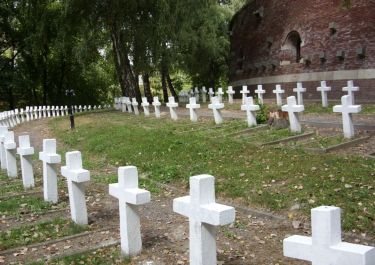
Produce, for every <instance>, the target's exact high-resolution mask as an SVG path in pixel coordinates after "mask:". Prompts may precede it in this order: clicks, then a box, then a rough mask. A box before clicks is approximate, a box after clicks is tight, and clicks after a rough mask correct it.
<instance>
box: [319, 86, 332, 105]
mask: <svg viewBox="0 0 375 265" xmlns="http://www.w3.org/2000/svg"><path fill="white" fill-rule="evenodd" d="M316 90H317V91H321V93H322V106H323V107H324V108H327V107H328V95H327V94H328V91H331V87H328V86H327V82H326V81H321V82H320V87H318V88H317V89H316Z"/></svg>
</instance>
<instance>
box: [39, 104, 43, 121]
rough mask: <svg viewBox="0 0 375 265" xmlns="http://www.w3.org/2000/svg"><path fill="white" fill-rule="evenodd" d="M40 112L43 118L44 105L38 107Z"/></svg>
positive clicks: (40, 116)
mask: <svg viewBox="0 0 375 265" xmlns="http://www.w3.org/2000/svg"><path fill="white" fill-rule="evenodd" d="M38 112H39V118H40V119H41V118H43V106H39V107H38Z"/></svg>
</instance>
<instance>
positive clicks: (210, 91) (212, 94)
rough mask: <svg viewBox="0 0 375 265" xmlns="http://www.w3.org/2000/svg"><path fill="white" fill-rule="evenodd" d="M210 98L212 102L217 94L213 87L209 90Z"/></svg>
mask: <svg viewBox="0 0 375 265" xmlns="http://www.w3.org/2000/svg"><path fill="white" fill-rule="evenodd" d="M208 96H209V99H210V102H212V97H213V96H215V92H214V90H213V88H212V87H210V88H209V89H208Z"/></svg>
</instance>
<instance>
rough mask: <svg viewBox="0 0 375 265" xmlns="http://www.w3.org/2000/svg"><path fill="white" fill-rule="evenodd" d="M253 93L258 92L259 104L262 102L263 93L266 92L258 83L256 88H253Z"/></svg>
mask: <svg viewBox="0 0 375 265" xmlns="http://www.w3.org/2000/svg"><path fill="white" fill-rule="evenodd" d="M255 93H256V94H258V100H259V104H263V94H265V93H266V90H264V89H263V86H262V85H258V87H257V90H255Z"/></svg>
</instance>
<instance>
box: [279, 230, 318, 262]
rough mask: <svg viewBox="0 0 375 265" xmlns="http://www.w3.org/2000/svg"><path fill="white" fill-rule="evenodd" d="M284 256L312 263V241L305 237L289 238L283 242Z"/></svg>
mask: <svg viewBox="0 0 375 265" xmlns="http://www.w3.org/2000/svg"><path fill="white" fill-rule="evenodd" d="M283 251H284V256H286V257H289V258H295V259H301V260H307V261H312V256H313V253H312V239H311V237H305V236H291V237H288V238H286V239H284V241H283Z"/></svg>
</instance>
